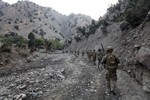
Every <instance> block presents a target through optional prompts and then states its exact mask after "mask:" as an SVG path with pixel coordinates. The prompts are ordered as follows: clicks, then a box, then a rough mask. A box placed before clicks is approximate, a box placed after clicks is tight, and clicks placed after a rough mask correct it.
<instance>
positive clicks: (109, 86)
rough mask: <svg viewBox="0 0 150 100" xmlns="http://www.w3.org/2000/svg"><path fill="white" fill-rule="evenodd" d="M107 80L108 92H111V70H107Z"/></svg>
mask: <svg viewBox="0 0 150 100" xmlns="http://www.w3.org/2000/svg"><path fill="white" fill-rule="evenodd" d="M106 80H107V92H108V93H109V92H110V91H111V85H110V84H111V83H110V75H109V72H108V71H107V72H106Z"/></svg>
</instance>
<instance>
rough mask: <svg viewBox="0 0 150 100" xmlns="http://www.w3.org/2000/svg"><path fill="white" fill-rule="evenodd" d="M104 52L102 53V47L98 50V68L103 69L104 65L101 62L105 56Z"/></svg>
mask: <svg viewBox="0 0 150 100" xmlns="http://www.w3.org/2000/svg"><path fill="white" fill-rule="evenodd" d="M103 56H104V54H103V53H102V50H101V49H98V51H97V60H98V69H100V70H102V66H100V64H101V60H102V58H103Z"/></svg>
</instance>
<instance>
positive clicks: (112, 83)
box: [111, 80, 116, 91]
mask: <svg viewBox="0 0 150 100" xmlns="http://www.w3.org/2000/svg"><path fill="white" fill-rule="evenodd" d="M111 91H116V81H114V80H112V81H111Z"/></svg>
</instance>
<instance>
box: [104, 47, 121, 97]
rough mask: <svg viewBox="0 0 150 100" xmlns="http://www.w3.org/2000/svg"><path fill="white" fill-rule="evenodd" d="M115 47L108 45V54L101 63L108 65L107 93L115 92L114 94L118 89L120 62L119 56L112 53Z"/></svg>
mask: <svg viewBox="0 0 150 100" xmlns="http://www.w3.org/2000/svg"><path fill="white" fill-rule="evenodd" d="M112 52H113V48H112V47H111V46H108V47H107V50H106V53H107V54H106V55H105V56H104V57H103V58H102V61H101V63H102V64H105V65H106V67H105V68H106V70H107V72H106V80H107V88H108V89H107V91H106V93H107V94H110V93H113V94H114V95H115V94H116V93H115V90H116V81H117V67H118V64H119V63H120V61H119V59H118V57H116V56H115V55H114V54H112Z"/></svg>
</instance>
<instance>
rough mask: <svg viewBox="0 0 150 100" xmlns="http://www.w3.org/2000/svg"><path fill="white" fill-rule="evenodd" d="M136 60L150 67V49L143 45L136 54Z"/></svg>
mask: <svg viewBox="0 0 150 100" xmlns="http://www.w3.org/2000/svg"><path fill="white" fill-rule="evenodd" d="M136 60H137V61H139V62H140V63H141V64H143V65H144V66H145V67H147V68H148V69H150V61H149V60H150V49H148V48H144V47H142V48H141V49H140V50H139V52H138V53H137V55H136Z"/></svg>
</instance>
